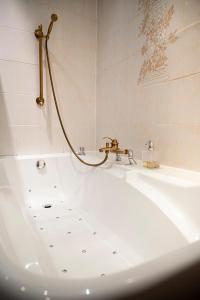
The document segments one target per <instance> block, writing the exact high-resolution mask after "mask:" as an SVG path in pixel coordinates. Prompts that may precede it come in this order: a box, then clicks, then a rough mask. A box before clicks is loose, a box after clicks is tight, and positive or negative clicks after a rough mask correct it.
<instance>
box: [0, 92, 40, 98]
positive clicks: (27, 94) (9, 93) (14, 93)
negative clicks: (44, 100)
mask: <svg viewBox="0 0 200 300" xmlns="http://www.w3.org/2000/svg"><path fill="white" fill-rule="evenodd" d="M0 94H4V95H5V94H6V95H12V96H13V95H15V96H16V95H18V96H31V97H36V95H35V93H33V94H32V93H16V92H3V91H0Z"/></svg>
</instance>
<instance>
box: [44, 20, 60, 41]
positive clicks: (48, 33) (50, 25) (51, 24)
mask: <svg viewBox="0 0 200 300" xmlns="http://www.w3.org/2000/svg"><path fill="white" fill-rule="evenodd" d="M57 20H58V16H57V15H56V14H52V15H51V22H50V24H49V28H48V30H47V35H46V39H47V40H48V39H49V35H50V33H51V31H52V28H53V23H54V22H56V21H57Z"/></svg>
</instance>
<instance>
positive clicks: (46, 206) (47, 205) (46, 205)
mask: <svg viewBox="0 0 200 300" xmlns="http://www.w3.org/2000/svg"><path fill="white" fill-rule="evenodd" d="M43 207H44V208H51V207H52V204H45V205H44V206H43Z"/></svg>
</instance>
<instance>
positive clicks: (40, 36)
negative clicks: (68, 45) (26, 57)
mask: <svg viewBox="0 0 200 300" xmlns="http://www.w3.org/2000/svg"><path fill="white" fill-rule="evenodd" d="M35 37H36V38H37V39H38V41H39V79H40V96H39V97H37V98H36V103H37V104H38V105H39V106H43V105H44V97H43V62H42V41H43V38H44V37H45V35H44V33H43V31H42V25H39V26H38V28H37V29H36V30H35Z"/></svg>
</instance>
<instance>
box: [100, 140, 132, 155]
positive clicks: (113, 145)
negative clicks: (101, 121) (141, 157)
mask: <svg viewBox="0 0 200 300" xmlns="http://www.w3.org/2000/svg"><path fill="white" fill-rule="evenodd" d="M103 139H109V140H110V141H111V142H110V143H109V142H106V145H105V147H103V148H100V149H99V152H105V153H109V152H110V153H116V154H128V153H129V150H128V149H120V148H119V143H118V141H117V139H112V138H110V137H104V138H103Z"/></svg>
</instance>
